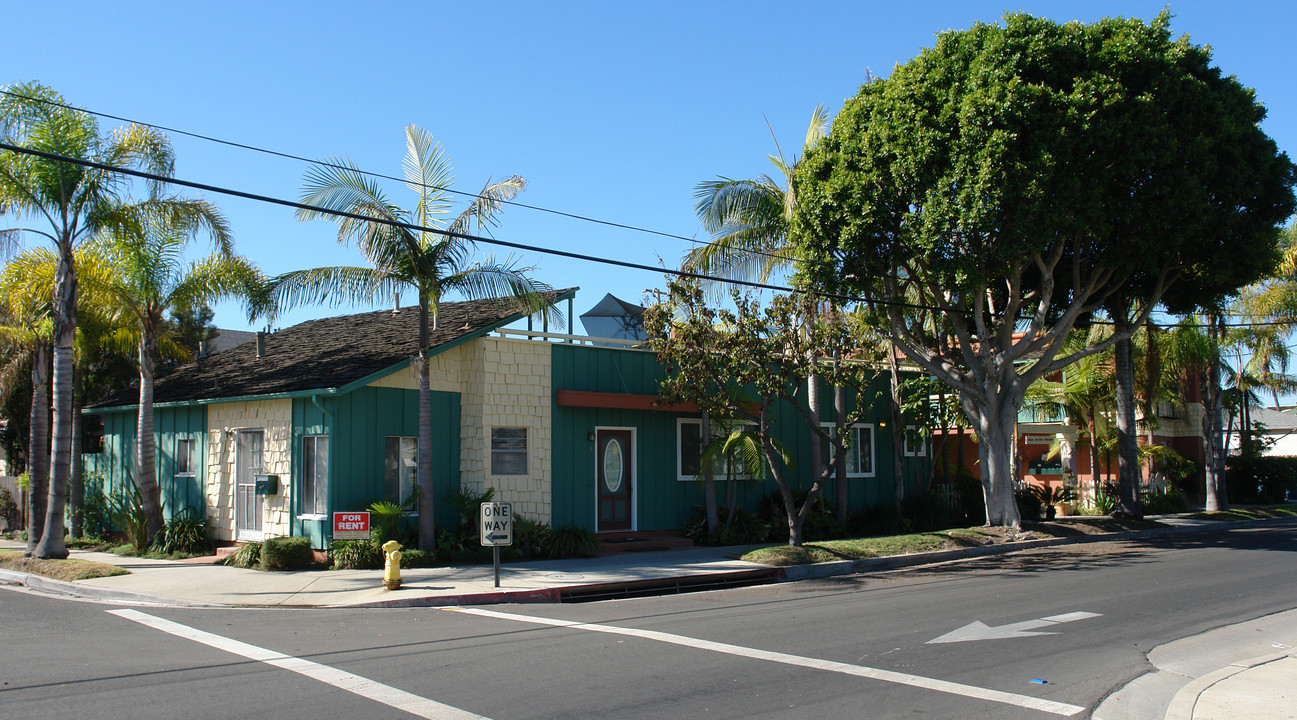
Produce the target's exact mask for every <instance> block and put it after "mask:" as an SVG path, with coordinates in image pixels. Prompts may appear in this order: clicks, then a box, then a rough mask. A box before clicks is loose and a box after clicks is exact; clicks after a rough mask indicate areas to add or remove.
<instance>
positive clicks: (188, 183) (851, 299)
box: [0, 90, 1292, 329]
mask: <svg viewBox="0 0 1297 720" xmlns="http://www.w3.org/2000/svg"><path fill="white" fill-rule="evenodd" d="M0 92H6V91H3V90H0ZM10 94H12V93H10ZM18 97H22V96H18ZM0 150H8V151H10V152H16V153H19V154H23V155H31V156H35V157H41V158H45V159H47V160H53V161H55V162H66V163H71V164H74V165H80V166H82V167H88V168H94V169H96V170H102V171H104V172H112V173H120V174H123V175H129V176H132V177H137V178H141V179H144V180H150V181H153V182H159V183H164V184H169V185H179V186H182V187H187V188H192V189H195V190H203V191H207V192H213V193H218V194H221V195H229V196H233V197H240V198H244V199H247V200H253V201H257V202H264V203H269V204H272V205H280V206H283V207H290V208H293V209H298V210H310V211H312V212H318V213H322V214H326V215H333V216H335V217H344V218H349V219H352V220H361V221H365V222H378V223H382V224H384V225H390V226H393V227H399V228H403V229H406V230H413V231H418V232H429V233H433V234H436V235H441V236H443V237H452V238H458V239H461V240H467V241H469V242H475V243H477V242H480V243H485V244H488V245H499V246H502V247H507V248H510V249H514V250H524V251H531V252H539V253H542V254H546V255H554V256H557V257H564V258H568V259H572V260H581V261H585V262H592V263H597V264H603V265H613V266H616V267H623V268H627V269H631V270H644V271H648V272H653V273H662V274H664V275H672V276H675V277H679V278H686V279H692V280H704V281H708V282H717V283H726V284H730V285H737V286H741V287H748V288H753V289H757V290H771V291H774V292H782V293H794V292H801V293H803V294H807V295H811V296H814V297H819V298H822V299H825V300H832V301H835V302H848V303H865V304H874V305H883V306H887V307H899V308H904V309H906V310H925V311H937V312H945V311H944V310H943V309H942V308H939V307H935V306H931V305H920V304H916V303H908V302H904V301H898V300H886V299H880V298H872V299H871V298H863V297H856V296H852V295H840V294H832V293H824V292H820V291H804V290H797V289H795V288H790V287H786V286H782V285H772V284H769V283H760V282H754V281H750V280H737V279H731V278H721V277H716V276H713V275H707V274H704V273H696V272H690V271H687V270H671V269H668V268H663V267H655V266H653V265H646V264H643V263H636V262H631V261H628V260H618V259H616V258H609V257H601V256H597V255H587V254H584V253H575V252H572V251H569V250H557V249H553V248H545V247H540V246H537V245H526V244H523V243H516V242H510V241H508V240H499V239H497V238H494V237H482V236H480V235H470V234H467V233H459V232H454V231H451V230H443V229H441V228H433V227H427V226H422V225H416V224H413V223H404V222H399V221H394V220H388V219H385V218H375V217H370V216H367V215H360V214H357V213H350V212H346V211H342V210H332V209H329V208H322V207H318V206H315V205H309V204H307V203H303V202H298V201H295V200H285V199H283V198H277V197H273V196H270V195H260V194H258V193H251V192H247V191H244V190H235V189H233V188H226V187H221V186H217V185H209V184H206V183H199V182H194V181H192V180H182V179H180V178H174V177H166V176H162V175H157V174H154V173H149V172H145V171H142V170H134V169H131V168H124V167H118V166H115V165H107V164H104V163H99V162H95V161H92V160H85V159H82V158H74V157H68V156H65V155H59V154H56V153H50V152H45V151H43V150H34V149H32V148H26V147H22V146H18V145H13V144H10V143H8V142H3V141H0ZM1090 324H1093V325H1113V324H1115V323H1113V322H1112V321H1105V320H1092V321H1091V323H1090ZM1290 324H1292V323H1290V322H1286V321H1273V322H1263V321H1258V322H1255V323H1244V324H1233V325H1228V324H1227V325H1224V326H1223V327H1224V328H1226V329H1229V328H1243V327H1261V326H1268V325H1290ZM1177 326H1178V327H1204V328H1205V327H1211V325H1210V324H1188V323H1176V324H1173V325H1169V326H1168V327H1177Z"/></svg>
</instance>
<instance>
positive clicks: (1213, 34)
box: [0, 0, 1297, 331]
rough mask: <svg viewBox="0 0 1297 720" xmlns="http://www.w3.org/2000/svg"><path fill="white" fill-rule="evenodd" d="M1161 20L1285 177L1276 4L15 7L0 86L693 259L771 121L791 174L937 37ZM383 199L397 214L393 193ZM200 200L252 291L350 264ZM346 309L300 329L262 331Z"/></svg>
mask: <svg viewBox="0 0 1297 720" xmlns="http://www.w3.org/2000/svg"><path fill="white" fill-rule="evenodd" d="M1164 7H1169V8H1170V10H1171V12H1172V13H1173V14H1174V15H1175V18H1174V20H1173V23H1172V27H1173V29H1174V32H1175V34H1176V35H1177V36H1179V35H1182V34H1188V35H1189V36H1190V37H1191V39H1192V40H1193V41H1194V42H1195V43H1198V44H1206V45H1210V46H1211V47H1212V49H1213V54H1214V59H1215V62H1216V64H1217V65H1218V66H1220V67H1221V68H1222V69H1223V70H1224V71H1225V72H1226V73H1227V74H1233V75H1236V76H1238V77H1239V78H1240V80H1241V81H1242V82H1243V83H1244V84H1245V85H1248V86H1249V87H1253V88H1255V89H1256V91H1257V96H1258V98H1259V99H1260V100H1261V101H1262V102H1263V103H1264V104H1265V105H1266V107H1267V108H1268V110H1269V117H1268V119H1267V120H1266V122H1265V124H1264V128H1265V130H1266V131H1267V132H1268V133H1269V134H1270V135H1271V137H1273V138H1274V139H1275V140H1276V141H1277V142H1278V144H1279V146H1280V148H1282V149H1284V150H1286V151H1288V152H1289V153H1290V154H1292V153H1293V151H1294V149H1297V98H1295V97H1294V93H1293V86H1292V82H1291V79H1290V78H1291V77H1292V73H1293V69H1294V68H1295V67H1297V47H1295V46H1294V43H1293V42H1292V41H1291V28H1292V27H1294V26H1297V4H1293V3H1288V2H1256V3H1249V2H1235V3H1230V4H1228V5H1226V4H1223V3H1219V2H1217V3H1212V2H1174V1H1173V2H1171V3H1169V4H1167V3H1164V2H1132V1H1128V2H1017V3H1012V4H1003V3H986V2H976V1H965V2H887V3H883V2H813V1H812V2H798V3H792V2H742V3H739V2H732V3H731V2H697V1H695V2H676V1H660V2H654V3H614V2H606V1H605V2H590V3H576V2H552V3H523V2H517V3H505V2H472V3H461V4H450V3H432V2H374V3H357V2H354V1H352V2H332V1H329V0H316V1H315V2H309V3H306V2H259V3H252V2H226V3H216V2H111V3H108V2H81V1H78V0H73V1H65V2H59V3H52V2H14V3H7V4H6V8H5V12H4V17H5V23H6V25H7V26H8V27H7V30H6V32H5V38H4V42H3V43H0V84H8V83H11V82H16V81H30V80H39V81H41V82H43V83H45V84H47V85H50V86H52V87H53V88H55V89H57V90H58V91H60V92H62V93H63V94H64V96H65V97H66V98H67V99H68V100H69V101H70V102H72V103H73V104H76V105H80V106H82V107H85V108H88V109H92V110H96V111H101V112H105V113H110V114H113V115H119V116H123V117H129V118H133V119H137V120H140V121H144V122H150V123H156V124H159V125H164V126H170V127H174V128H179V129H182V130H187V131H190V132H194V133H200V134H204V135H209V136H214V137H218V138H222V139H227V140H231V141H235V142H239V143H243V144H247V145H254V146H259V147H264V148H268V149H272V150H276V151H280V152H285V153H291V154H294V155H301V156H304V157H309V158H321V159H322V158H325V157H328V156H338V155H345V156H348V157H350V158H351V159H352V160H353V161H354V162H356V163H357V164H359V165H360V166H361V167H363V168H365V169H368V170H373V171H375V172H381V173H385V174H389V175H399V174H400V171H401V165H400V162H401V157H402V154H403V152H404V131H403V128H404V127H405V126H406V125H407V124H409V123H415V124H418V125H422V126H423V127H425V128H427V129H428V130H430V131H431V132H432V133H433V134H434V135H435V136H436V137H437V139H438V140H440V141H441V143H442V144H443V146H444V148H445V150H446V152H447V154H448V155H449V157H450V158H451V159H452V161H453V163H454V165H455V169H456V175H457V178H458V181H457V183H456V185H455V188H456V189H459V190H465V191H476V190H478V189H480V188H481V187H482V185H483V184H484V183H485V182H486V180H487V179H488V178H496V179H500V178H502V177H505V176H507V175H510V174H514V173H517V174H519V175H522V176H523V177H524V178H525V179H526V180H527V181H528V183H529V188H528V189H527V191H526V192H524V193H523V194H522V195H521V196H519V198H518V200H519V201H521V202H525V203H527V204H529V205H536V206H540V207H545V208H552V209H554V210H559V211H562V212H566V213H572V214H577V215H585V216H590V217H594V218H599V219H603V220H608V221H611V222H616V223H620V224H625V225H632V226H639V227H644V228H650V229H653V230H657V231H661V232H665V233H670V234H673V235H681V236H686V237H695V238H697V239H698V240H705V239H706V236H705V233H704V232H703V231H702V229H701V228H700V227H699V225H698V222H697V220H696V218H695V215H694V209H693V188H694V186H695V185H696V184H697V183H698V182H699V181H702V180H706V179H710V178H713V177H715V176H717V175H724V176H728V177H755V176H757V175H759V174H761V173H765V172H773V167H772V166H771V165H770V164H769V162H768V161H767V160H766V155H767V154H769V153H771V152H772V151H773V150H774V145H773V141H772V139H771V135H770V130H768V129H767V124H766V123H767V121H768V122H769V125H770V128H771V129H773V131H774V133H775V135H776V136H777V137H778V139H779V142H780V143H782V146H783V149H784V152H785V153H786V154H791V153H794V152H796V151H797V149H798V148H799V147H800V145H801V142H802V139H803V137H804V133H805V130H806V126H807V123H808V121H809V119H810V115H811V111H812V109H813V108H814V107H815V106H816V105H817V104H821V103H823V104H825V105H826V106H827V107H828V109H829V110H830V112H836V111H837V110H838V108H839V107H841V104H842V101H843V100H844V99H845V98H847V97H850V96H852V95H854V94H855V93H856V91H857V89H858V88H859V85H860V83H861V82H862V81H863V79H864V77H865V74H866V72H867V71H872V72H873V73H874V74H876V75H883V76H886V75H887V74H889V73H890V72H891V70H892V68H893V67H894V66H895V65H896V64H897V63H903V62H905V61H907V60H908V59H910V58H912V57H914V56H915V55H916V54H917V53H918V52H919V51H920V50H921V49H922V48H924V47H928V46H931V45H932V44H933V40H934V36H935V34H936V33H938V32H940V31H943V30H948V29H962V28H967V27H969V26H970V25H972V24H973V23H974V22H976V21H978V20H983V21H995V20H998V19H999V18H1000V17H1001V16H1002V15H1003V13H1004V11H1005V10H1022V11H1027V12H1031V13H1034V14H1039V15H1044V16H1048V17H1051V18H1053V19H1055V20H1059V21H1067V20H1081V21H1093V20H1097V19H1099V18H1100V17H1104V16H1114V15H1123V16H1127V17H1132V16H1133V17H1139V18H1143V19H1149V18H1151V17H1153V16H1154V15H1156V14H1157V13H1158V12H1160V11H1161V10H1162V9H1163V8H1164ZM101 122H102V126H103V127H104V129H107V128H111V127H115V126H116V125H118V124H119V123H116V122H114V121H110V120H103V121H101ZM173 142H174V144H175V147H176V152H177V168H176V175H177V176H178V177H181V178H184V179H188V180H193V181H196V182H201V183H206V184H211V185H217V186H227V187H232V188H237V189H240V190H244V191H248V192H254V193H260V194H265V195H271V196H275V197H281V198H288V199H296V197H297V196H298V193H299V190H300V187H301V179H302V175H303V173H304V171H305V169H306V168H305V166H304V165H303V164H302V163H299V162H295V161H291V160H285V159H282V158H272V157H268V156H265V155H261V154H257V153H254V152H250V151H247V150H239V149H234V148H230V147H225V146H221V145H216V144H213V143H209V142H204V141H199V140H195V139H190V138H184V137H180V136H173ZM387 189H388V192H389V194H390V196H391V197H392V198H393V199H395V200H397V201H399V202H402V203H403V204H409V203H410V202H411V201H412V198H413V194H412V193H411V192H410V191H408V190H406V189H405V188H404V187H402V186H400V185H398V184H396V183H390V184H389V187H388V188H387ZM210 199H211V200H213V201H215V202H216V203H217V204H218V205H220V206H221V208H222V209H223V210H224V211H225V213H226V214H227V216H228V217H229V219H230V221H231V224H232V226H233V230H234V233H235V241H236V245H237V248H238V250H239V251H240V252H242V253H243V254H245V255H247V256H248V257H250V258H251V259H252V260H254V261H255V262H256V263H258V264H259V265H260V266H261V267H262V268H263V269H264V270H265V271H266V272H268V273H272V274H274V273H279V272H283V271H286V270H292V269H300V268H305V267H314V266H319V265H335V264H347V265H351V264H363V260H362V259H361V257H360V255H359V253H357V252H356V251H355V250H353V249H350V248H347V247H344V246H340V245H339V244H338V243H337V242H336V231H335V228H334V226H333V225H332V224H330V223H328V222H324V221H315V222H310V223H302V222H298V221H296V220H294V219H293V216H292V212H291V210H288V209H285V208H282V207H276V206H269V205H264V204H260V203H256V202H253V201H248V200H241V199H235V198H229V197H223V196H210ZM0 223H4V224H5V225H6V226H8V225H9V224H11V223H10V222H9V221H8V220H0ZM494 234H495V236H496V237H498V238H500V239H503V240H509V241H512V242H521V243H527V244H531V245H535V246H539V247H551V248H560V249H564V250H570V251H574V252H580V253H588V254H592V255H604V256H612V257H616V258H619V259H623V260H628V261H631V262H637V263H643V264H649V265H659V264H665V265H666V266H671V267H675V266H676V265H677V264H678V263H679V260H680V257H681V256H682V254H683V253H684V252H685V250H686V249H687V248H688V247H689V243H688V242H686V241H684V240H676V239H670V238H664V237H661V236H657V235H650V234H645V233H638V232H632V231H628V230H620V229H615V228H610V227H606V226H601V225H596V224H591V223H586V222H580V221H577V220H571V219H565V218H560V217H556V216H552V215H547V214H544V213H539V212H536V211H533V210H528V209H524V208H517V207H514V208H508V209H507V210H506V211H505V212H504V213H503V214H502V216H501V224H500V226H499V228H497V229H496V230H495V231H494ZM481 252H482V253H488V252H496V253H497V255H500V256H503V255H505V254H507V253H508V251H499V250H492V249H491V248H490V247H488V246H482V247H481ZM521 259H522V261H523V262H524V263H525V264H528V265H535V266H537V270H536V272H535V274H536V276H537V277H538V278H539V279H541V280H543V281H545V282H548V283H549V284H551V285H553V286H555V287H571V286H580V287H581V288H582V291H581V293H580V295H579V296H578V298H577V304H576V309H577V314H580V313H581V312H583V311H584V310H586V309H588V308H589V307H590V306H592V305H593V304H594V303H596V302H597V301H598V300H599V299H600V298H602V297H603V295H604V293H606V292H612V293H614V294H616V295H618V296H620V297H622V298H623V299H626V300H631V301H634V302H638V301H639V300H640V299H641V296H642V294H643V291H644V290H645V289H646V288H654V287H660V286H661V285H662V275H661V274H660V273H652V272H643V271H634V270H623V269H618V268H612V267H608V266H603V265H593V264H590V263H585V262H579V261H572V260H564V259H559V258H555V257H552V256H546V255H543V254H540V253H534V252H533V253H524V254H522V258H521ZM412 299H413V298H410V299H407V300H406V302H407V303H408V302H410V301H411V300H412ZM359 309H362V308H355V309H353V308H345V309H335V308H330V307H310V308H302V309H299V310H296V311H294V312H292V313H290V314H288V315H287V316H286V317H284V318H282V319H281V320H280V322H279V326H280V327H284V326H287V325H291V324H293V323H296V322H300V321H302V320H305V319H309V318H313V317H321V316H325V315H330V314H337V313H341V312H346V311H352V310H359ZM216 322H217V324H218V325H220V326H221V327H227V328H233V329H255V328H253V327H252V326H249V324H248V323H247V321H246V320H245V318H244V317H243V316H242V314H241V313H240V311H239V308H238V307H237V306H235V305H233V304H222V305H220V306H218V307H217V317H216ZM577 330H578V331H580V326H579V324H578V326H577Z"/></svg>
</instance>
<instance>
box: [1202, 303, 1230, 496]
mask: <svg viewBox="0 0 1297 720" xmlns="http://www.w3.org/2000/svg"><path fill="white" fill-rule="evenodd" d="M1217 320H1218V318H1217V316H1216V315H1215V314H1210V315H1208V316H1207V335H1208V338H1209V341H1210V345H1211V359H1210V360H1208V361H1207V372H1206V374H1205V377H1204V378H1203V379H1202V382H1203V385H1204V388H1203V398H1204V399H1205V400H1206V408H1204V409H1205V412H1204V413H1203V416H1202V430H1203V432H1202V434H1203V439H1202V441H1203V460H1204V464H1205V465H1206V468H1205V470H1206V472H1205V475H1206V487H1205V488H1204V490H1205V492H1204V496H1203V500H1204V503H1205V504H1206V508H1207V512H1216V511H1218V510H1228V509H1229V500H1228V498H1227V497H1226V493H1225V446H1224V442H1223V439H1224V436H1223V434H1222V426H1223V421H1224V393H1223V392H1222V391H1221V387H1220V331H1219V328H1218V327H1217Z"/></svg>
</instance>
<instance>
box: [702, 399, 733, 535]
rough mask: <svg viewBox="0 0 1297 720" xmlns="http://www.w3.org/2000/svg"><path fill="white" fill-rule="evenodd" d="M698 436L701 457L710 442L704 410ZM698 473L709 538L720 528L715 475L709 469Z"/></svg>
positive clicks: (703, 468)
mask: <svg viewBox="0 0 1297 720" xmlns="http://www.w3.org/2000/svg"><path fill="white" fill-rule="evenodd" d="M698 435H699V438H698V447H699V448H700V452H699V455H700V456H701V454H702V453H701V448H703V447H706V445H707V444H708V443H709V442H711V441H712V419H711V416H710V415H708V414H707V411H705V410H704V411H703V419H702V423H700V424H699V426H698ZM727 463H728V459H727ZM698 472H699V474H701V475H702V476H703V511H704V512H705V513H706V514H707V534H708V535H709V536H710V535H713V534H715V532H716V528H717V527H719V526H720V516H719V515H718V514H717V512H716V477H715V475H716V474H715V473H713V472H712V471H711V468H705V467H699V468H698ZM731 474H732V473H731ZM730 484H731V485H732V484H733V480H731V481H730Z"/></svg>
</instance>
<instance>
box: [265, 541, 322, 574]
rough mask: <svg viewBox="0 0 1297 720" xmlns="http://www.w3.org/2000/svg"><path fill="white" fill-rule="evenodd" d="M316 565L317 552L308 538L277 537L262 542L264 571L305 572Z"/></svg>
mask: <svg viewBox="0 0 1297 720" xmlns="http://www.w3.org/2000/svg"><path fill="white" fill-rule="evenodd" d="M313 565H315V552H314V551H312V550H311V539H310V538H307V537H275V538H267V539H265V540H263V541H262V542H261V567H262V569H264V570H305V569H307V568H309V567H311V566H313Z"/></svg>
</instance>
